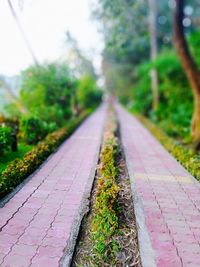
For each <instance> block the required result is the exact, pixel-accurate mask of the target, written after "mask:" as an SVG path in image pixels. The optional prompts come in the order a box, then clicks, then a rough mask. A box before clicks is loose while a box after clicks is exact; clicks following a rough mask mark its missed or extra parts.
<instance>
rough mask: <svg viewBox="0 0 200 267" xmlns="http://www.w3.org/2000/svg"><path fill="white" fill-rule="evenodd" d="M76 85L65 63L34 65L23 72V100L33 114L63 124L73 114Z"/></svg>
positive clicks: (21, 95) (21, 93)
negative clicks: (72, 105)
mask: <svg viewBox="0 0 200 267" xmlns="http://www.w3.org/2000/svg"><path fill="white" fill-rule="evenodd" d="M75 86H76V79H75V78H74V77H73V75H72V74H71V73H70V70H69V68H68V66H67V65H66V64H63V63H62V64H58V63H51V64H44V65H40V66H32V67H29V68H28V69H27V70H25V71H24V72H23V73H22V85H21V90H20V100H21V102H22V103H23V105H24V106H25V107H26V109H27V110H28V111H29V113H30V114H34V115H36V116H37V117H40V118H41V119H42V120H43V121H47V122H48V123H49V122H52V121H53V122H55V123H56V124H57V125H58V126H59V127H62V126H63V125H64V124H65V121H66V119H69V118H70V117H71V114H72V107H71V101H72V96H73V95H74V93H75Z"/></svg>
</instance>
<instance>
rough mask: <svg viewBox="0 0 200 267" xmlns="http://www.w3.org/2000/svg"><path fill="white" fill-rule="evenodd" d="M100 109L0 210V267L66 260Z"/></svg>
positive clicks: (92, 162) (96, 141)
mask: <svg viewBox="0 0 200 267" xmlns="http://www.w3.org/2000/svg"><path fill="white" fill-rule="evenodd" d="M105 113H106V107H105V106H103V107H101V108H100V109H99V110H97V111H96V112H95V113H94V115H92V116H91V117H90V118H89V119H87V120H86V121H85V122H84V123H83V124H82V126H80V127H79V129H78V130H77V131H76V132H75V133H74V134H73V135H72V136H71V137H70V138H69V139H68V140H67V141H66V142H65V143H64V144H63V145H62V146H61V147H60V149H59V150H58V151H57V152H56V153H55V154H53V155H52V157H50V159H49V160H48V161H47V163H46V164H44V165H43V166H42V168H41V169H40V170H39V171H38V172H37V173H35V174H34V176H33V177H32V179H31V180H30V181H29V182H28V183H27V184H26V185H25V186H24V187H23V188H22V189H21V190H20V191H19V192H18V193H17V194H16V195H15V196H14V197H13V198H12V199H11V200H10V201H9V202H8V203H7V204H6V205H5V206H4V207H3V208H1V209H0V266H1V267H28V266H31V267H45V266H48V267H57V266H59V263H60V262H62V261H65V260H66V258H65V257H63V254H67V253H69V254H70V252H72V250H73V247H70V246H73V242H74V239H75V238H76V235H77V233H78V228H79V224H80V220H81V217H82V216H83V211H84V208H85V207H84V206H86V204H87V201H86V200H87V197H88V195H87V193H89V191H90V189H91V186H92V182H93V178H94V173H95V168H96V164H97V160H98V152H99V147H100V143H101V134H102V130H103V124H104V117H105ZM84 203H85V205H84ZM72 233H73V234H72ZM69 240H70V242H69V243H68V245H67V246H66V244H67V241H69ZM66 247H67V248H66ZM64 249H65V253H63V251H64ZM70 249H71V251H70ZM68 256H69V255H68ZM61 258H62V260H60V259H61ZM60 264H61V263H60ZM61 265H62V264H61ZM65 266H67V265H66V263H65Z"/></svg>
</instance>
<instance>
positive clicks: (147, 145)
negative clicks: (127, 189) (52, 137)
mask: <svg viewBox="0 0 200 267" xmlns="http://www.w3.org/2000/svg"><path fill="white" fill-rule="evenodd" d="M116 109H117V113H118V117H119V122H120V127H121V137H122V144H123V146H124V150H125V156H126V160H127V164H128V169H129V174H130V177H131V180H132V183H133V187H134V190H135V193H136V194H137V197H138V199H139V201H138V202H141V205H142V210H143V214H144V218H145V226H146V229H147V232H148V235H149V237H150V239H149V240H150V244H151V247H152V248H153V252H154V253H153V256H154V258H155V261H154V263H155V264H152V263H151V264H150V263H148V262H147V261H146V260H145V257H146V255H145V254H144V255H142V257H143V258H142V261H143V266H145V267H146V266H148V267H153V266H159V267H179V266H180V267H186V266H187V267H199V266H200V187H199V183H198V182H196V181H195V180H194V178H193V177H192V176H191V175H190V174H189V173H188V172H187V171H186V170H185V169H184V168H183V167H182V166H181V165H180V164H179V163H178V162H177V161H176V160H175V159H174V158H173V157H172V156H171V155H170V154H169V153H168V152H167V151H166V150H165V149H164V147H163V146H162V145H161V144H160V143H159V142H158V141H157V140H156V139H155V138H154V137H153V136H152V135H151V134H150V133H149V132H148V131H147V130H146V129H145V128H144V127H143V126H142V125H141V123H140V122H139V121H138V120H137V119H136V118H135V117H133V116H132V115H131V114H129V113H128V112H127V111H125V110H124V109H123V108H122V107H121V106H119V105H116ZM136 215H137V214H136ZM138 226H139V231H141V232H142V231H143V229H141V227H140V221H138ZM141 236H142V235H141ZM141 241H142V239H141ZM143 245H145V244H144V243H143V242H141V243H140V246H143ZM141 250H142V247H141ZM147 252H148V251H147ZM146 254H147V253H146Z"/></svg>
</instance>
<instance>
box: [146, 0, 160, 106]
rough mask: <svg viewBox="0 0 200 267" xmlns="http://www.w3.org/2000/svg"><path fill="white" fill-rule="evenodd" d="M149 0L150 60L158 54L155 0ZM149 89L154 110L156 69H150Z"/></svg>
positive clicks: (156, 88)
mask: <svg viewBox="0 0 200 267" xmlns="http://www.w3.org/2000/svg"><path fill="white" fill-rule="evenodd" d="M148 1H149V32H150V54H151V60H155V59H156V58H157V54H158V45H157V5H156V0H148ZM151 89H152V95H153V103H152V107H153V110H154V111H156V110H157V108H158V99H159V93H158V73H157V70H156V69H152V70H151Z"/></svg>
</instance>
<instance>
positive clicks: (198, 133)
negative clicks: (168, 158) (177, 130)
mask: <svg viewBox="0 0 200 267" xmlns="http://www.w3.org/2000/svg"><path fill="white" fill-rule="evenodd" d="M175 1H176V7H175V12H174V41H175V46H176V50H177V53H178V56H179V58H180V61H181V64H182V67H183V69H184V71H185V73H186V76H187V78H188V81H189V83H190V86H191V89H192V92H193V96H194V112H193V118H192V127H191V136H192V139H193V142H194V144H195V145H196V147H198V148H199V144H200V72H199V70H198V67H197V65H196V63H195V61H194V59H193V58H192V55H191V53H190V51H189V47H188V44H187V41H186V39H185V35H184V27H183V18H184V14H183V9H184V0H175Z"/></svg>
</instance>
